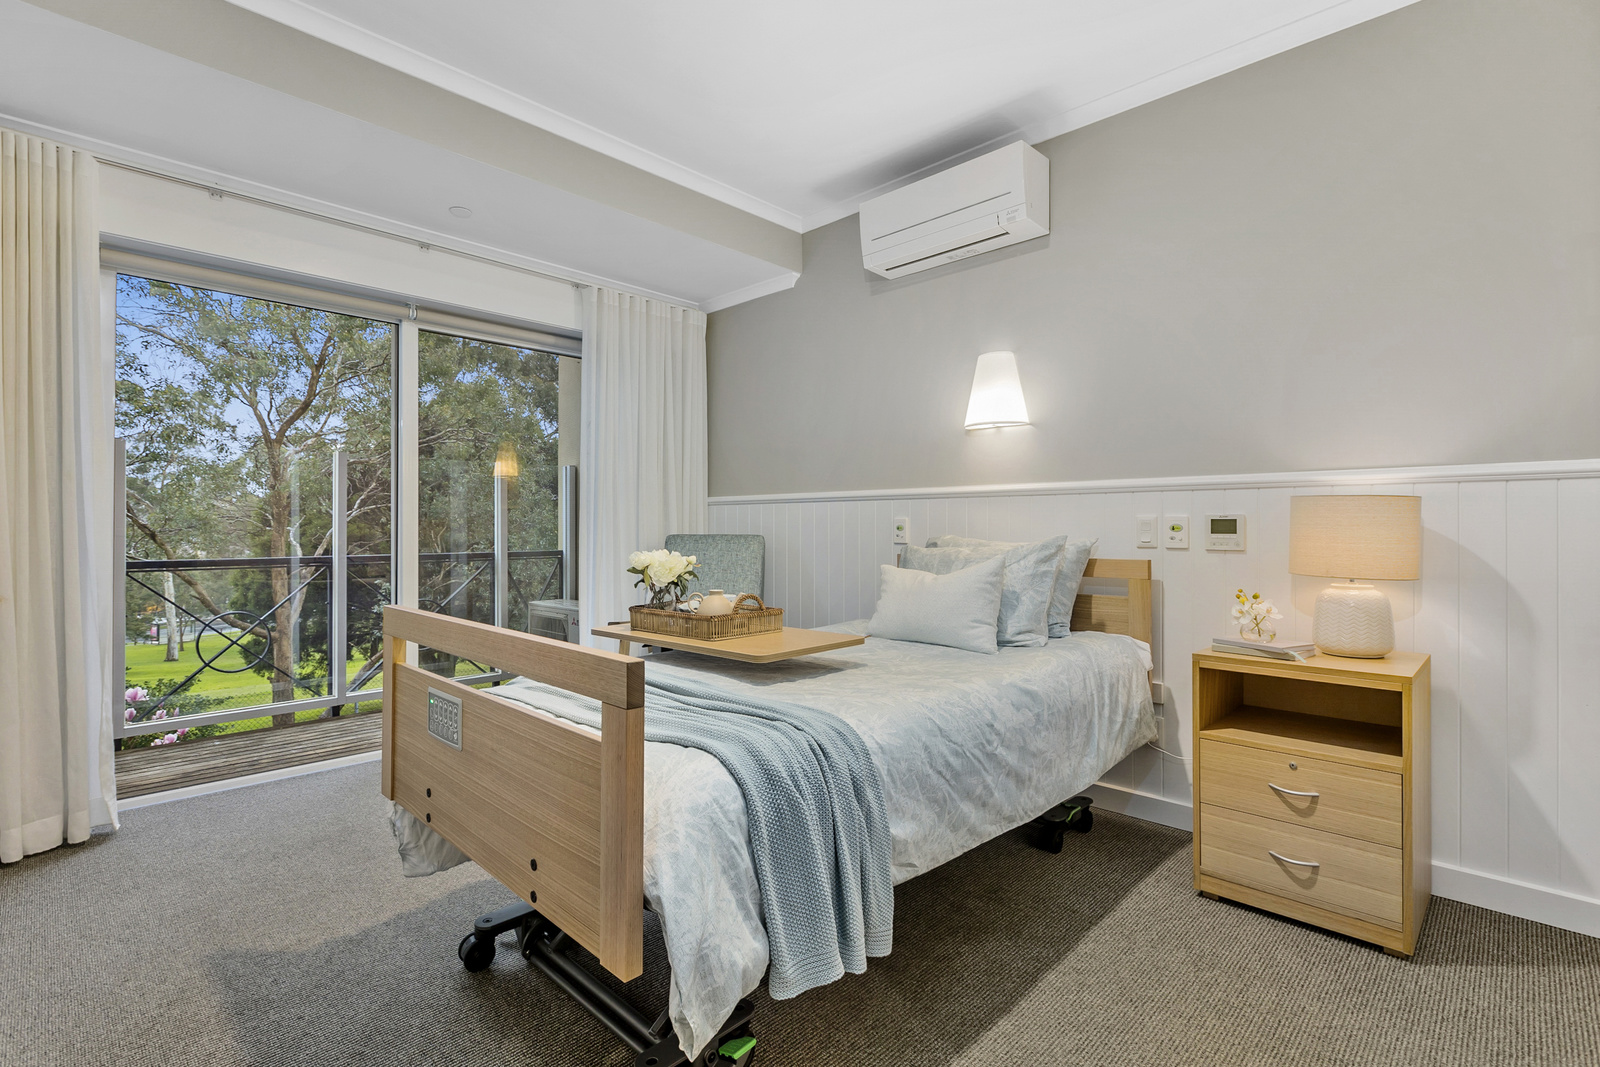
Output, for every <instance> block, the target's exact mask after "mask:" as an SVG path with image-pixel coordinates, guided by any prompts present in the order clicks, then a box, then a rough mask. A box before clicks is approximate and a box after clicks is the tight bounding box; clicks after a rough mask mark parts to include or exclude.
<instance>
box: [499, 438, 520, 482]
mask: <svg viewBox="0 0 1600 1067" xmlns="http://www.w3.org/2000/svg"><path fill="white" fill-rule="evenodd" d="M517 473H518V464H517V446H516V445H514V444H512V443H511V442H510V441H501V442H500V448H499V451H497V452H496V453H495V456H494V476H495V477H496V478H515V477H516V476H517Z"/></svg>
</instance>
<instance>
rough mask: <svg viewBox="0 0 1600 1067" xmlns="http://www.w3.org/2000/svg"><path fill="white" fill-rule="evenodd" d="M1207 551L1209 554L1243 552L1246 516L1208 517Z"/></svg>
mask: <svg viewBox="0 0 1600 1067" xmlns="http://www.w3.org/2000/svg"><path fill="white" fill-rule="evenodd" d="M1206 550H1207V551H1208V552H1243V551H1244V516H1243V515H1207V516H1206Z"/></svg>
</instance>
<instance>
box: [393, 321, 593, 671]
mask: <svg viewBox="0 0 1600 1067" xmlns="http://www.w3.org/2000/svg"><path fill="white" fill-rule="evenodd" d="M560 362H561V357H559V356H557V355H554V354H552V353H549V352H543V351H539V350H537V349H532V348H521V347H515V346H512V345H507V344H498V343H493V342H491V341H487V340H480V339H476V338H473V337H466V336H460V335H455V334H446V333H438V332H431V331H427V330H421V331H418V335H417V426H418V443H417V586H418V588H417V606H418V607H419V608H422V609H424V610H427V611H438V612H444V613H446V614H449V615H454V616H456V617H458V618H465V619H473V620H475V621H477V622H483V623H490V624H493V625H497V626H511V627H514V628H516V629H520V630H525V629H527V628H528V621H529V619H528V605H529V602H530V601H538V600H546V599H550V598H554V597H559V596H561V588H562V571H561V567H562V557H561V552H560V550H559V549H560V545H559V543H558V535H557V519H558V498H557V480H558V466H557V464H558V463H559V459H560V456H559V429H560V428H559V407H558V405H559V393H560V388H559V387H560ZM420 661H421V662H422V664H423V665H424V666H427V667H428V668H430V669H433V670H436V671H440V672H442V673H446V674H451V675H453V676H457V677H460V676H470V675H478V674H483V673H485V667H484V665H482V664H472V663H458V662H457V661H456V660H455V659H454V658H453V657H449V656H446V655H444V654H443V653H437V652H434V651H433V650H423V651H422V655H421V660H420Z"/></svg>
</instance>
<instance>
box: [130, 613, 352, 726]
mask: <svg viewBox="0 0 1600 1067" xmlns="http://www.w3.org/2000/svg"><path fill="white" fill-rule="evenodd" d="M221 644H222V641H221V639H219V638H216V637H212V636H208V637H207V638H206V639H205V640H204V641H203V642H202V643H201V647H202V648H203V649H204V650H205V652H206V654H207V655H213V654H214V653H215V650H216V649H217V648H218V647H220V646H221ZM124 647H125V649H126V657H127V675H126V677H127V681H126V683H125V685H127V686H130V687H131V686H140V687H141V688H144V689H149V690H150V691H151V692H152V693H153V694H154V693H159V692H160V691H161V690H160V689H158V688H156V686H155V683H156V682H158V681H160V680H162V679H169V680H171V681H178V680H180V679H182V678H185V677H187V676H188V675H189V672H191V671H193V670H194V669H195V668H196V667H198V666H200V657H199V656H198V655H197V654H196V652H195V650H194V645H193V644H192V643H191V644H185V645H184V646H183V652H182V654H180V655H179V656H178V658H177V659H176V660H174V661H172V662H170V663H169V662H167V659H166V655H167V646H166V645H165V644H159V645H126V646H124ZM244 663H245V657H244V656H243V655H241V654H240V652H239V650H238V649H231V650H229V651H228V652H227V653H225V654H223V655H222V656H221V657H220V658H219V659H217V660H216V662H215V664H214V668H217V667H220V668H222V669H223V670H226V671H237V672H238V673H234V674H225V673H222V672H220V671H218V670H216V669H212V670H208V671H202V672H201V674H200V677H198V678H196V679H195V680H194V681H193V682H191V683H190V684H189V688H188V689H186V690H185V692H187V693H198V694H202V695H204V696H208V697H211V698H213V699H216V700H221V701H222V703H220V704H218V705H216V706H215V707H214V708H211V709H210V710H212V711H224V710H226V709H228V708H247V707H250V706H251V705H253V704H266V703H268V702H270V701H271V700H272V686H270V685H269V684H267V680H266V678H264V677H262V676H261V675H259V674H257V673H256V672H255V671H251V670H239V668H241V667H243V666H244ZM365 663H366V660H365V659H364V658H363V659H353V660H351V661H350V662H349V663H347V664H346V665H345V670H346V674H345V678H346V680H351V679H354V678H355V676H356V672H357V671H359V670H360V669H361V667H362V665H363V664H365ZM367 684H368V685H369V686H373V687H376V686H378V685H381V684H382V679H381V678H373V679H372V680H371V681H370V682H368V683H367ZM297 695H298V696H306V695H308V694H306V693H303V692H302V693H299V694H297ZM377 705H378V702H377V701H375V700H369V701H366V702H365V703H363V704H362V705H361V706H360V710H361V711H372V710H375V709H376V707H377ZM323 714H324V712H323V711H322V709H319V708H314V709H312V710H311V711H301V712H296V713H295V718H296V719H297V720H299V721H302V722H304V721H306V720H309V719H318V718H321V717H322V715H323ZM347 714H348V712H347ZM271 721H272V720H271V719H270V718H260V719H241V720H239V721H238V722H230V723H224V724H223V726H222V729H221V732H222V733H225V734H231V733H239V732H242V731H245V730H255V729H259V728H260V727H262V726H265V725H267V724H268V723H270V722H271ZM180 724H181V722H180ZM163 725H165V723H163Z"/></svg>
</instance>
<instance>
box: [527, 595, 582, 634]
mask: <svg viewBox="0 0 1600 1067" xmlns="http://www.w3.org/2000/svg"><path fill="white" fill-rule="evenodd" d="M528 632H529V633H530V634H537V635H538V636H539V637H549V638H552V639H554V640H556V641H571V642H572V643H573V644H577V643H578V642H579V641H580V640H581V638H582V636H583V628H582V627H581V626H579V625H578V602H577V601H576V600H530V601H528Z"/></svg>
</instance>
